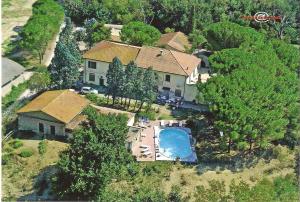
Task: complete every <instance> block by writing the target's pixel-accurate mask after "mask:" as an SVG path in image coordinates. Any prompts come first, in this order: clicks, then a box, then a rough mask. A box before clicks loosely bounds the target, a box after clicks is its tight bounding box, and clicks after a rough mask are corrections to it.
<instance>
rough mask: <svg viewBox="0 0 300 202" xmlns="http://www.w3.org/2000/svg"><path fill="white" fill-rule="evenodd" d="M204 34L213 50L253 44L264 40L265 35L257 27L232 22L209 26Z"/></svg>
mask: <svg viewBox="0 0 300 202" xmlns="http://www.w3.org/2000/svg"><path fill="white" fill-rule="evenodd" d="M204 36H205V38H206V39H207V40H208V43H209V44H210V46H211V48H212V49H213V50H221V49H224V48H238V47H239V46H240V45H241V44H242V43H248V44H253V43H256V42H259V41H263V40H264V35H263V34H261V33H259V32H257V31H256V30H255V29H253V28H250V27H243V26H240V25H238V24H236V23H230V22H220V23H213V24H211V25H209V26H207V28H206V29H205V31H204Z"/></svg>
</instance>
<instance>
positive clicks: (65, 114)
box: [18, 90, 89, 123]
mask: <svg viewBox="0 0 300 202" xmlns="http://www.w3.org/2000/svg"><path fill="white" fill-rule="evenodd" d="M88 104H89V101H88V100H87V99H85V98H84V97H81V96H80V95H78V94H76V93H74V92H71V91H69V90H54V91H46V92H44V93H43V94H41V95H40V96H38V97H37V98H35V99H34V100H32V101H31V102H30V103H28V104H27V105H25V106H24V107H23V108H21V109H20V110H19V111H18V113H19V114H20V113H28V112H43V113H45V114H47V115H49V116H52V117H54V118H55V119H57V120H59V121H61V122H63V123H69V122H70V121H71V120H72V119H73V118H75V117H76V116H77V115H78V114H79V113H80V112H81V111H82V110H83V109H84V108H85V107H86V106H87V105H88Z"/></svg>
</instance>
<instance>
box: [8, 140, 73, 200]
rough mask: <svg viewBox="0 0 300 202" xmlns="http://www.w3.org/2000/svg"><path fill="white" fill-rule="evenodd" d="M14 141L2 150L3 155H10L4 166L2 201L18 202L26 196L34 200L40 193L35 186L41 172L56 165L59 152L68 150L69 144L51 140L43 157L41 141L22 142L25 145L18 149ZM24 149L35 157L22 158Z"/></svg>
mask: <svg viewBox="0 0 300 202" xmlns="http://www.w3.org/2000/svg"><path fill="white" fill-rule="evenodd" d="M12 141H13V140H11V141H10V142H8V143H6V144H5V145H4V146H3V148H2V149H3V155H5V154H9V155H10V158H9V160H8V161H7V162H6V163H5V165H2V200H16V199H20V198H21V197H23V198H24V197H25V196H28V197H31V198H34V196H35V195H36V194H37V192H38V189H36V188H35V187H34V185H35V183H36V181H37V178H38V177H40V175H41V171H45V170H46V171H47V170H49V169H48V168H50V167H51V166H52V165H55V164H56V162H57V160H58V158H59V156H58V155H59V152H60V151H62V150H64V149H66V148H67V144H65V143H62V142H58V141H50V140H49V141H47V143H46V144H47V150H46V153H45V154H44V155H43V156H42V155H40V154H39V152H38V144H39V142H40V140H21V142H22V143H23V145H22V146H21V147H19V148H16V149H14V148H13V145H12V144H11V143H12ZM24 149H26V150H30V151H32V152H33V155H32V156H30V157H27V158H25V157H21V156H20V153H21V151H23V150H24ZM3 155H2V161H3ZM2 164H3V162H2ZM25 198H26V197H25ZM29 199H30V198H29Z"/></svg>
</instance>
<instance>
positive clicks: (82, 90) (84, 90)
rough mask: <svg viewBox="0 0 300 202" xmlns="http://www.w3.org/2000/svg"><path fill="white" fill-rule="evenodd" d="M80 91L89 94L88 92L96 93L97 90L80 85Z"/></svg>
mask: <svg viewBox="0 0 300 202" xmlns="http://www.w3.org/2000/svg"><path fill="white" fill-rule="evenodd" d="M80 92H81V93H83V94H89V93H93V94H98V91H97V90H96V89H94V88H92V87H88V86H84V87H82V88H81V91H80Z"/></svg>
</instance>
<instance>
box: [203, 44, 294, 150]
mask: <svg viewBox="0 0 300 202" xmlns="http://www.w3.org/2000/svg"><path fill="white" fill-rule="evenodd" d="M250 50H251V51H253V49H250ZM250 50H241V49H233V50H232V54H231V53H229V50H224V51H221V52H220V53H219V54H218V55H217V56H216V57H214V56H213V58H212V61H213V62H212V67H213V69H214V70H217V72H219V75H218V76H216V77H213V78H211V79H210V80H209V81H208V82H207V83H206V84H204V88H203V89H201V87H200V91H201V92H202V93H203V95H204V97H205V99H206V100H207V101H208V102H210V103H211V110H212V112H213V113H214V114H215V116H216V117H215V118H216V122H215V125H216V127H217V128H218V129H219V130H221V131H223V132H224V134H225V135H227V137H228V139H229V140H228V141H229V144H228V150H229V151H230V145H231V141H233V139H235V142H237V143H238V142H244V141H247V142H248V143H249V146H250V148H249V149H251V148H252V144H253V142H258V143H259V144H260V146H265V145H266V143H267V142H269V141H272V140H278V139H282V138H283V137H284V134H285V133H286V128H287V125H288V124H289V122H290V120H289V118H288V117H291V116H292V111H294V109H295V106H296V101H297V97H298V96H297V93H296V92H297V84H296V83H297V79H296V75H295V73H293V72H290V70H289V69H288V68H286V67H284V65H283V64H282V63H281V61H280V60H279V59H278V58H277V56H276V54H275V53H274V52H273V51H272V49H268V48H266V49H265V50H263V49H262V50H261V51H260V52H259V51H258V49H255V50H257V51H253V52H250ZM244 51H245V52H244ZM223 53H224V54H223ZM239 53H242V54H239ZM235 56H236V57H235ZM202 87H203V86H202ZM242 144H244V143H242ZM239 146H245V145H239Z"/></svg>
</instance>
